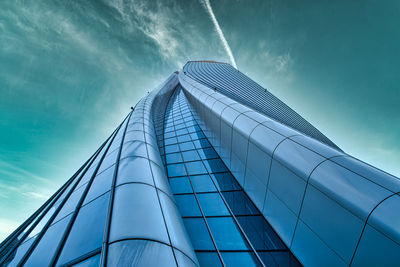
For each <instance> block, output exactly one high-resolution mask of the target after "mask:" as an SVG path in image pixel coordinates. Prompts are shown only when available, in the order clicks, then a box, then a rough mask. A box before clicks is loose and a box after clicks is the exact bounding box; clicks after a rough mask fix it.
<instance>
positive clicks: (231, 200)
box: [222, 191, 259, 215]
mask: <svg viewBox="0 0 400 267" xmlns="http://www.w3.org/2000/svg"><path fill="white" fill-rule="evenodd" d="M222 195H223V196H224V198H225V200H226V202H227V203H228V205H229V207H230V208H231V210H232V212H233V214H234V215H250V214H259V211H258V210H257V208H256V207H255V206H254V204H253V203H252V202H251V201H250V199H249V198H248V197H247V196H246V194H245V193H244V192H243V191H230V192H223V193H222Z"/></svg>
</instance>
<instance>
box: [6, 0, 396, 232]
mask: <svg viewBox="0 0 400 267" xmlns="http://www.w3.org/2000/svg"><path fill="white" fill-rule="evenodd" d="M207 3H209V4H210V6H211V8H212V10H213V13H214V16H215V20H214V19H213V16H211V15H210V9H209V8H207ZM399 11H400V3H399V2H398V1H391V0H388V1H384V2H382V1H371V0H366V1H320V0H318V1H317V0H315V1H311V0H310V1H289V0H288V1H284V0H269V1H263V0H236V1H232V0H220V1H216V0H215V1H214V0H211V1H206V2H204V1H172V0H163V1H161V0H159V1H156V0H154V1H145V0H112V1H111V0H92V1H61V0H51V1H50V0H41V1H22V0H4V1H1V3H0V95H1V97H0V138H1V139H0V140H1V141H0V211H1V215H0V239H3V238H4V237H5V236H7V235H8V234H9V233H10V232H11V231H12V230H13V229H15V227H17V226H18V225H19V224H20V223H21V222H22V221H23V220H24V219H26V218H27V216H29V215H30V214H31V213H32V212H33V211H34V210H36V209H37V208H38V207H39V206H40V205H41V204H42V203H43V202H44V201H45V200H46V199H47V198H48V197H49V196H50V195H51V194H52V193H53V192H55V190H56V189H57V188H58V187H59V186H60V185H61V184H62V183H63V182H65V181H66V179H67V178H69V177H70V176H71V175H72V174H73V172H74V171H75V170H77V169H78V168H79V167H80V165H81V164H82V163H83V162H84V161H85V160H86V159H87V158H88V157H89V156H90V155H91V154H92V153H93V152H94V151H95V150H96V149H97V147H98V146H99V145H100V144H101V142H102V141H104V140H105V138H106V137H107V136H108V135H109V134H110V133H111V132H112V130H113V129H114V128H115V127H116V126H117V125H118V123H119V122H120V121H121V120H122V119H123V117H124V116H125V115H126V114H127V112H129V108H130V106H133V105H134V104H135V103H136V102H137V101H138V99H139V98H140V97H141V96H143V95H144V94H145V93H146V92H147V91H149V90H152V89H153V88H155V87H156V86H157V85H158V84H160V83H161V82H162V81H163V80H164V79H166V78H167V77H168V76H169V75H170V74H171V73H172V72H173V71H175V70H178V69H180V68H181V67H182V66H183V64H184V63H185V62H186V61H187V60H197V59H211V60H217V61H224V62H232V60H234V61H235V62H236V64H237V67H238V69H239V70H241V71H243V72H244V73H246V74H247V75H249V76H250V77H251V78H253V79H254V80H255V81H257V82H258V83H260V84H261V85H262V86H264V87H266V88H267V89H268V90H270V91H271V92H272V93H274V94H275V95H276V96H278V97H279V98H280V99H281V100H283V101H284V102H285V103H286V104H288V105H289V106H291V107H292V108H293V109H294V110H296V111H297V112H298V113H300V114H301V115H302V116H303V117H305V118H306V119H307V120H308V121H310V122H311V123H312V124H313V125H314V126H316V127H317V128H318V129H319V130H320V131H321V132H323V133H324V134H325V135H327V136H328V137H329V138H330V139H331V140H332V141H333V142H335V143H336V144H337V145H338V146H340V147H341V148H342V149H343V150H344V151H346V152H347V153H349V154H352V155H354V156H356V157H358V158H360V159H362V160H364V161H366V162H368V163H371V164H373V165H375V166H377V167H379V168H381V169H383V170H386V171H388V172H390V173H392V174H394V175H397V176H400V167H399V166H400V165H399V162H400V112H399V104H398V103H399V102H400V88H399V84H400V73H399V72H400V71H399V70H400V68H399V62H400V52H399V47H400V36H399V31H398V29H399V28H400V17H399V15H398V14H399ZM216 21H217V22H218V25H219V26H220V30H221V31H218V28H217V27H216ZM221 34H223V37H222V35H221ZM224 39H225V41H226V42H225V41H224ZM230 53H231V54H230Z"/></svg>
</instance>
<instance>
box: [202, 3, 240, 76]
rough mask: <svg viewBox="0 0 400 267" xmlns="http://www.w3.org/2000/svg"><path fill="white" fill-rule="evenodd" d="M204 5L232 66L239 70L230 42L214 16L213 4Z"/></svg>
mask: <svg viewBox="0 0 400 267" xmlns="http://www.w3.org/2000/svg"><path fill="white" fill-rule="evenodd" d="M204 4H205V7H206V9H207V12H208V14H209V15H210V17H211V20H212V22H213V24H214V26H215V30H216V31H217V34H218V36H219V39H221V42H222V45H223V46H224V48H225V51H226V53H227V54H228V56H229V59H230V61H231V63H232V66H234V67H235V68H237V66H236V61H235V58H234V57H233V54H232V50H231V47H230V46H229V44H228V42H227V41H226V39H225V36H224V33H223V32H222V30H221V27H220V26H219V23H218V20H217V18H216V17H215V15H214V12H213V10H212V7H211V4H210V0H204Z"/></svg>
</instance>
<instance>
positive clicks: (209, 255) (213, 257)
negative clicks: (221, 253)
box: [196, 252, 222, 266]
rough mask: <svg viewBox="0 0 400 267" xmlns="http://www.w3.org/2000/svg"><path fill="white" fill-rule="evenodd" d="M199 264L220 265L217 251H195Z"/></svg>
mask: <svg viewBox="0 0 400 267" xmlns="http://www.w3.org/2000/svg"><path fill="white" fill-rule="evenodd" d="M196 256H197V259H198V260H199V263H200V266H222V264H221V261H220V260H219V257H218V254H217V252H196Z"/></svg>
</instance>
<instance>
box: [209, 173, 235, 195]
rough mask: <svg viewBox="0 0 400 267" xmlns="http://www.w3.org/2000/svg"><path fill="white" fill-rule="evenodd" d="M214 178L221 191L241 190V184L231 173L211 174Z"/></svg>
mask: <svg viewBox="0 0 400 267" xmlns="http://www.w3.org/2000/svg"><path fill="white" fill-rule="evenodd" d="M211 176H213V178H214V182H216V185H217V186H218V187H219V189H220V190H221V191H224V190H240V186H239V184H238V183H237V182H236V179H235V178H234V177H233V176H232V174H230V173H229V172H225V173H215V174H211Z"/></svg>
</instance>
